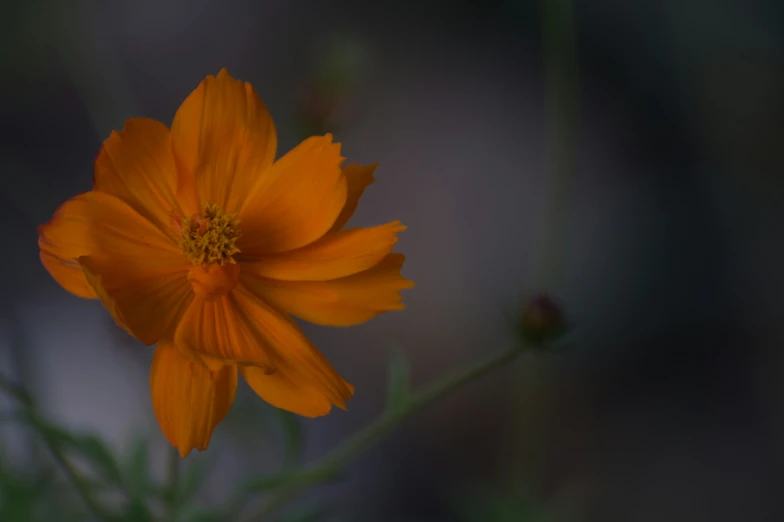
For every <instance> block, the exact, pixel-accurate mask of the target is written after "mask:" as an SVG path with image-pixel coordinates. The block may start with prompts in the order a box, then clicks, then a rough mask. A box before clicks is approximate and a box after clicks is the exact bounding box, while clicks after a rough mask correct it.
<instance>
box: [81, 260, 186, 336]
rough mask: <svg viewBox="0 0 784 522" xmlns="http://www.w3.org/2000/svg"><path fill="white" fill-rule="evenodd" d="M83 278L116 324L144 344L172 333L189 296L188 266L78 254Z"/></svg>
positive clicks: (157, 261)
mask: <svg viewBox="0 0 784 522" xmlns="http://www.w3.org/2000/svg"><path fill="white" fill-rule="evenodd" d="M79 262H80V263H81V265H82V267H83V269H84V273H85V275H86V276H87V281H88V282H89V283H90V285H91V286H92V287H93V288H94V289H95V292H96V294H98V297H100V298H101V301H102V302H103V304H104V306H105V307H106V309H107V310H109V312H110V313H111V314H112V316H113V317H114V319H115V321H116V322H117V324H118V325H120V326H122V327H123V328H125V329H126V330H127V331H128V333H130V334H131V335H132V336H134V337H136V338H137V339H139V340H140V341H141V342H143V343H144V344H146V345H152V344H155V343H156V342H158V340H159V339H161V337H163V336H164V335H166V334H167V333H173V331H174V327H175V326H176V325H177V321H178V320H179V318H180V317H181V316H182V314H183V313H184V312H185V310H186V309H187V307H188V305H189V304H190V302H191V300H192V299H193V290H192V288H191V285H190V283H188V280H187V275H188V267H187V266H183V265H182V264H177V265H167V264H166V263H165V262H163V263H162V262H161V261H159V260H155V259H151V260H146V261H140V260H135V261H127V260H124V259H121V258H117V257H110V256H107V255H103V254H96V255H92V256H84V257H80V258H79Z"/></svg>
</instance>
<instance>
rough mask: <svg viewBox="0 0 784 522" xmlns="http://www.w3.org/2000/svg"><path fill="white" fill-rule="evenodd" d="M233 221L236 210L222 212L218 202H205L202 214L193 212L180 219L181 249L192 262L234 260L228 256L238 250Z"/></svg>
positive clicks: (236, 229) (208, 263) (208, 262)
mask: <svg viewBox="0 0 784 522" xmlns="http://www.w3.org/2000/svg"><path fill="white" fill-rule="evenodd" d="M237 225H239V221H238V220H237V218H236V214H224V213H223V210H222V209H221V208H220V207H218V205H212V204H209V205H207V208H206V209H205V210H204V216H203V217H202V216H199V215H194V216H193V217H190V218H185V219H183V220H182V223H181V227H182V230H181V231H180V248H182V253H183V254H185V257H187V258H188V261H190V262H191V263H193V264H194V265H196V266H204V265H211V264H213V263H216V264H218V265H221V266H223V265H225V264H226V263H232V264H233V263H236V261H234V258H233V257H232V256H233V255H234V254H236V253H238V252H239V251H240V249H239V248H237V245H236V242H237V238H238V237H239V229H238V228H237Z"/></svg>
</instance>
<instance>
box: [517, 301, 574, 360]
mask: <svg viewBox="0 0 784 522" xmlns="http://www.w3.org/2000/svg"><path fill="white" fill-rule="evenodd" d="M520 326H521V331H522V334H523V338H524V339H525V341H526V342H528V343H530V344H531V345H533V346H537V347H538V346H540V345H542V344H543V343H545V342H547V341H550V340H552V339H553V338H555V337H557V336H558V335H560V334H562V333H563V332H564V331H565V330H566V321H565V319H564V315H563V311H562V310H561V307H560V306H559V305H558V304H557V303H556V302H555V301H553V299H552V298H551V297H550V296H548V295H547V294H539V295H537V296H536V297H534V298H533V299H531V300H530V301H529V302H528V304H527V305H526V306H525V307H524V308H523V312H522V316H521V321H520Z"/></svg>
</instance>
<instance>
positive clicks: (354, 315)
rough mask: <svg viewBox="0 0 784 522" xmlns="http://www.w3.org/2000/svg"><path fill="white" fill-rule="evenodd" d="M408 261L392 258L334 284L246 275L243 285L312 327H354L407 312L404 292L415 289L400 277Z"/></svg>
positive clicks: (389, 256) (395, 256) (336, 280)
mask: <svg viewBox="0 0 784 522" xmlns="http://www.w3.org/2000/svg"><path fill="white" fill-rule="evenodd" d="M405 259H406V258H405V256H403V255H402V254H389V255H388V256H386V257H385V258H384V259H383V260H382V261H381V262H380V263H379V264H378V265H376V266H374V267H373V268H371V269H369V270H365V271H364V272H360V273H358V274H354V275H351V276H348V277H343V278H341V279H335V280H332V281H278V280H274V279H265V278H260V277H258V276H255V275H253V274H248V273H247V272H243V274H242V283H243V284H245V285H246V286H247V287H248V288H250V289H251V290H252V291H253V293H254V294H256V295H257V296H258V297H259V298H261V299H263V300H264V301H266V302H268V303H270V304H271V305H273V306H275V307H276V308H279V309H281V310H285V311H286V312H288V313H290V314H293V315H296V316H297V317H299V318H301V319H304V320H306V321H310V322H311V323H316V324H322V325H328V326H351V325H355V324H360V323H364V322H365V321H368V320H370V319H372V318H373V317H375V316H377V315H379V314H381V313H383V312H386V311H389V310H402V309H403V308H405V306H404V305H403V302H402V301H403V298H402V297H401V296H400V291H401V290H403V289H405V288H411V287H412V286H414V283H412V282H411V281H409V280H407V279H406V278H404V277H403V276H401V275H400V269H401V268H402V266H403V262H404V261H405Z"/></svg>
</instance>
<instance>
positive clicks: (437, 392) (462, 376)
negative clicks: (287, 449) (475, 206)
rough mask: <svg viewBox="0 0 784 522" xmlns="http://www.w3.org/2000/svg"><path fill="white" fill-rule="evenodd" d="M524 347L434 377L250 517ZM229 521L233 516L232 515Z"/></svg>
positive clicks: (265, 513) (276, 505) (329, 474)
mask: <svg viewBox="0 0 784 522" xmlns="http://www.w3.org/2000/svg"><path fill="white" fill-rule="evenodd" d="M524 348H525V347H524V346H523V345H522V343H521V344H519V345H517V346H515V347H514V348H512V349H510V350H507V351H505V352H501V353H499V354H497V355H495V356H493V357H491V358H489V359H487V360H485V361H482V362H480V363H477V364H475V365H473V366H470V367H469V368H467V369H464V370H462V371H459V372H455V373H453V374H452V375H448V376H446V377H443V378H441V379H438V380H437V381H436V382H433V383H431V384H429V385H427V386H425V387H423V388H422V389H421V390H420V391H418V392H415V393H413V394H412V395H411V397H410V398H409V400H408V402H407V403H405V405H404V406H403V407H401V408H399V409H395V410H387V411H386V412H385V413H383V414H382V415H381V416H380V417H378V418H377V419H376V420H375V421H373V422H372V423H370V424H368V425H367V426H366V427H364V428H363V429H361V430H360V431H359V432H357V433H356V434H354V435H353V436H352V437H351V438H349V439H348V440H347V441H345V442H344V443H343V444H341V445H340V446H338V447H337V448H335V449H334V450H333V451H332V452H330V453H328V454H326V455H325V456H323V457H322V458H321V459H319V460H317V461H316V462H314V463H313V464H311V465H310V466H308V467H306V468H304V469H302V470H301V471H298V472H294V473H292V474H291V477H290V478H289V479H288V480H287V481H286V482H285V484H284V485H283V486H281V487H280V489H278V490H277V491H276V492H275V493H274V494H273V495H272V497H271V498H270V499H269V501H268V502H267V503H266V504H265V505H264V506H262V507H261V509H260V510H259V511H258V512H256V513H255V514H254V515H253V516H252V517H251V518H250V520H254V521H255V520H265V519H266V518H267V517H269V516H271V515H273V514H274V513H275V512H276V511H277V510H278V509H280V508H281V507H283V506H284V505H285V504H287V503H288V502H289V501H290V500H292V499H294V498H295V497H297V496H298V495H299V494H301V493H302V492H303V491H305V490H306V489H308V488H310V487H311V486H315V485H317V484H320V483H323V482H328V481H330V480H332V479H334V478H335V476H336V475H337V473H338V471H339V470H340V469H342V468H343V467H344V466H345V465H346V464H348V463H349V462H351V461H352V460H354V459H355V458H356V457H358V456H359V455H361V454H362V453H364V452H365V451H367V450H368V449H370V448H371V447H373V445H375V444H376V443H377V442H378V441H379V440H381V439H383V438H384V437H385V436H386V435H387V434H388V433H389V432H390V431H392V430H393V429H395V428H396V427H397V426H398V425H399V424H400V423H401V422H403V421H404V420H405V419H407V418H408V417H409V416H411V415H413V414H414V413H416V412H418V411H419V410H421V409H422V408H424V407H425V406H427V405H428V404H430V403H431V402H434V401H436V400H438V399H440V398H441V397H443V396H445V395H448V394H449V393H451V392H453V391H455V390H456V389H458V388H460V387H462V386H463V385H464V384H467V383H469V382H472V381H474V380H475V379H477V378H479V377H481V376H483V375H484V374H486V373H488V372H489V371H491V370H494V369H496V368H499V367H501V366H503V365H505V364H506V363H508V362H510V361H512V360H513V359H514V358H515V357H517V356H518V355H519V354H520V353H521V352H522V351H523V349H524ZM232 515H233V514H232ZM232 520H235V519H234V518H232Z"/></svg>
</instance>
